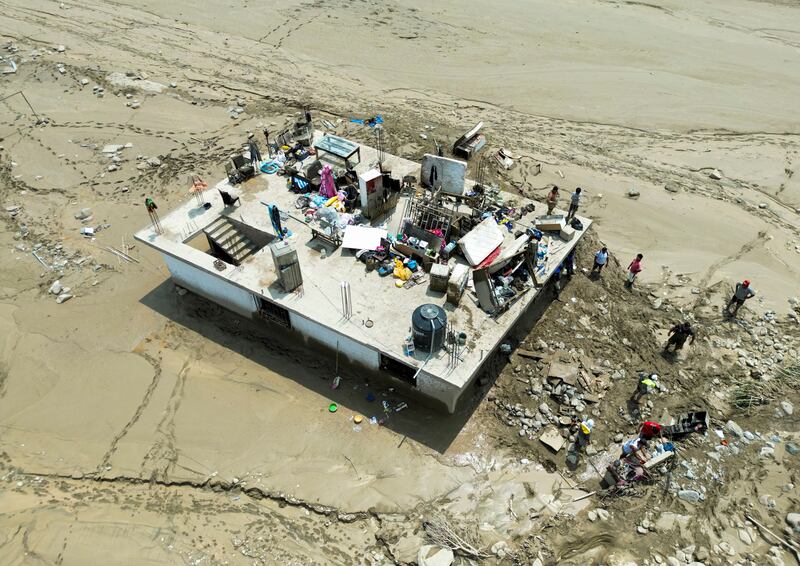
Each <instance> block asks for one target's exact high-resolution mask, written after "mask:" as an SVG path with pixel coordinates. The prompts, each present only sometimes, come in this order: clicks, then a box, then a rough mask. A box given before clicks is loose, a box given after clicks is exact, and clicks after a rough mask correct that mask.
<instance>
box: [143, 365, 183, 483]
mask: <svg viewBox="0 0 800 566" xmlns="http://www.w3.org/2000/svg"><path fill="white" fill-rule="evenodd" d="M192 361H193V360H192V359H189V360H186V361H185V362H184V364H183V367H181V370H180V372H178V377H177V379H176V380H175V385H174V386H173V388H172V392H171V393H170V397H169V400H168V401H167V407H166V409H164V414H163V416H162V417H161V421H160V422H159V423H158V426H156V434H157V435H158V439H157V440H156V441H155V443H154V444H153V445H152V446H151V447H150V450H148V451H147V454H145V456H144V458H143V459H142V465H141V468H140V470H141V471H140V475H142V476H144V472H145V471H146V468H147V467H148V465H152V469H151V470H150V481H151V482H154V481H162V482H163V481H167V478H168V477H169V473H170V472H171V471H172V470H173V469H174V468H175V465H176V464H177V462H178V449H177V447H176V446H175V416H176V415H177V413H178V409H180V406H181V402H182V401H183V390H184V387H185V385H186V376H187V374H188V373H189V368H190V366H191V363H192Z"/></svg>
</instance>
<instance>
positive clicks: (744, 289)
mask: <svg viewBox="0 0 800 566" xmlns="http://www.w3.org/2000/svg"><path fill="white" fill-rule="evenodd" d="M755 295H756V292H755V291H754V290H753V288H752V287H750V281H748V280H747V279H745V280H744V281H742V282H741V283H737V284H736V290H735V291H734V292H733V297H731V300H730V301H728V305H727V306H726V307H725V314H727V315H730V316H736V313H737V312H739V307H741V306H742V305H743V304H744V302H745V301H746V300H747V299H750V298H752V297H755ZM731 307H733V312H731Z"/></svg>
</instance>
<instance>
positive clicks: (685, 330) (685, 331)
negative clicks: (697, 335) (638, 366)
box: [664, 322, 694, 353]
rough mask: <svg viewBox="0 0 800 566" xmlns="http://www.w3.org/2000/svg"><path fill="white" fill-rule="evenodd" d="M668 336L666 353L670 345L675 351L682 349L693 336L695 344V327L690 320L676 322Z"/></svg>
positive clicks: (665, 347)
mask: <svg viewBox="0 0 800 566" xmlns="http://www.w3.org/2000/svg"><path fill="white" fill-rule="evenodd" d="M667 336H669V340H667V344H666V346H664V352H665V353H666V352H668V351H669V347H670V346H673V349H674V351H675V352H677V351H678V350H680V349H682V348H683V345H684V344H685V343H686V340H687V339H688V338H691V339H692V344H694V329H693V328H692V325H691V324H689V323H688V322H683V323H678V324H676V325H675V326H673V327H672V328H671V329H670V331H669V333H668V334H667Z"/></svg>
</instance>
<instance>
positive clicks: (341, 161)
mask: <svg viewBox="0 0 800 566" xmlns="http://www.w3.org/2000/svg"><path fill="white" fill-rule="evenodd" d="M314 149H316V150H317V158H318V159H320V160H323V159H324V158H326V157H328V158H329V159H330V158H332V161H333V163H334V164H335V165H339V166H343V167H344V168H345V169H353V168H354V167H355V166H356V164H358V163H360V162H361V147H360V146H359V145H358V144H357V143H355V142H351V141H350V140H346V139H344V138H340V137H339V136H334V135H331V134H326V135H325V136H323V137H322V139H320V140H318V141H316V142H314ZM354 155H356V156H358V159H357V160H354V159H353V156H354Z"/></svg>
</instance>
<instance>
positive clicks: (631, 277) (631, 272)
mask: <svg viewBox="0 0 800 566" xmlns="http://www.w3.org/2000/svg"><path fill="white" fill-rule="evenodd" d="M643 259H644V256H643V255H642V254H636V257H635V258H633V261H632V262H631V263H630V265H629V266H628V276H627V278H626V280H625V286H626V287H629V288H630V287H633V282H634V281H635V280H636V276H637V275H639V273H640V272H641V271H642V260H643Z"/></svg>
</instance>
